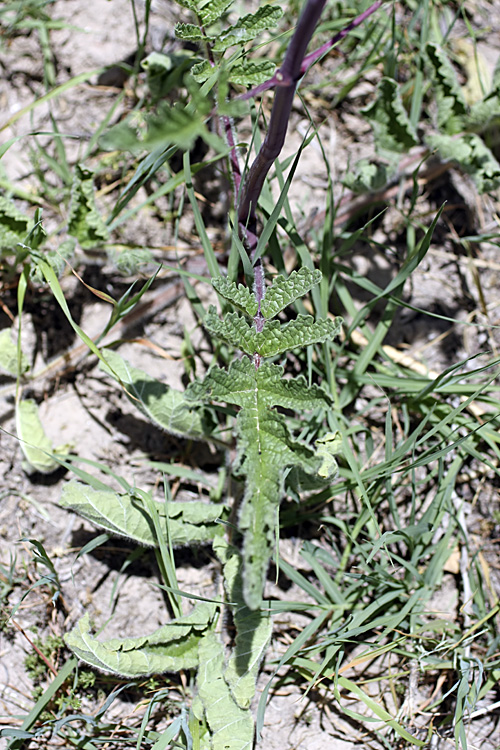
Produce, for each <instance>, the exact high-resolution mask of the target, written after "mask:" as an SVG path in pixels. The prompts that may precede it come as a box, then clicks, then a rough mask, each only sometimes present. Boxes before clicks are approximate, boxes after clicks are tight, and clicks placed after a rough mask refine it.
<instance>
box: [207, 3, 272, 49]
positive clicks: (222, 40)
mask: <svg viewBox="0 0 500 750" xmlns="http://www.w3.org/2000/svg"><path fill="white" fill-rule="evenodd" d="M282 15H283V9H282V8H280V7H279V6H276V5H261V6H260V7H259V8H258V10H257V11H256V12H255V13H249V14H248V15H246V16H243V17H242V18H240V19H239V21H238V22H237V23H236V24H235V25H234V26H230V27H229V28H227V29H225V30H224V31H223V32H222V33H221V34H220V35H219V36H218V37H217V40H216V42H215V44H214V50H215V51H216V52H225V50H227V49H228V48H229V47H232V46H234V45H238V46H241V45H242V44H246V43H247V42H250V41H252V39H255V37H256V36H257V35H258V34H260V32H261V31H264V30H265V29H271V28H273V27H274V26H276V25H277V24H278V21H279V20H280V18H281V16H282Z"/></svg>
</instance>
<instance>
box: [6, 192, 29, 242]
mask: <svg viewBox="0 0 500 750" xmlns="http://www.w3.org/2000/svg"><path fill="white" fill-rule="evenodd" d="M29 224H30V220H29V219H28V217H27V216H25V215H24V214H23V213H22V212H21V211H19V209H18V208H16V206H15V205H14V203H13V202H12V201H10V200H9V199H8V198H5V197H4V196H3V195H0V250H1V251H2V255H3V254H4V253H5V252H8V253H11V252H13V250H14V248H15V246H16V244H17V243H18V242H22V241H23V240H24V239H25V237H26V234H27V233H28V227H29Z"/></svg>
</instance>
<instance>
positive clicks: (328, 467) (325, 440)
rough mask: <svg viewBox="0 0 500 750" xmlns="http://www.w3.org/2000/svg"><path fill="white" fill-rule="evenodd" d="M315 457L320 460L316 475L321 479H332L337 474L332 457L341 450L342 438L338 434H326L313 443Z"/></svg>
mask: <svg viewBox="0 0 500 750" xmlns="http://www.w3.org/2000/svg"><path fill="white" fill-rule="evenodd" d="M315 446H316V455H317V456H318V458H321V461H322V463H321V466H320V467H319V469H318V475H319V476H320V477H321V478H322V479H333V478H334V477H335V476H336V474H337V472H338V468H339V467H338V464H337V462H336V460H335V458H334V456H335V455H336V454H337V453H339V452H340V450H341V449H342V437H341V436H340V433H339V432H327V433H326V435H323V437H321V438H318V440H316V442H315Z"/></svg>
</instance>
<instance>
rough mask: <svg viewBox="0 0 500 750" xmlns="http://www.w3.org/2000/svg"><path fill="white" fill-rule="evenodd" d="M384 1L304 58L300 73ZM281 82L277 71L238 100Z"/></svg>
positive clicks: (380, 0) (362, 14) (367, 10)
mask: <svg viewBox="0 0 500 750" xmlns="http://www.w3.org/2000/svg"><path fill="white" fill-rule="evenodd" d="M383 2H384V0H377V2H375V3H373V5H370V7H369V8H367V9H366V10H365V11H364V12H363V13H361V14H360V15H359V16H356V18H354V19H353V20H352V21H351V23H349V24H347V26H346V27H345V28H344V29H342V31H339V33H338V34H335V36H332V38H331V39H329V40H328V42H325V44H323V45H322V46H321V47H320V48H319V49H317V50H315V51H314V52H310V53H309V54H308V55H307V56H306V57H304V59H303V61H302V64H301V66H300V72H301V74H304V73H305V72H306V71H307V69H308V68H309V67H310V66H311V65H313V63H315V62H316V60H318V59H319V58H320V57H321V56H322V55H324V54H325V52H328V50H329V49H331V48H332V47H333V46H335V44H337V42H340V41H341V40H342V39H344V37H346V36H347V35H348V33H349V32H350V31H352V30H353V29H355V28H356V27H357V26H360V25H361V24H362V23H363V21H365V20H366V19H367V18H368V16H371V14H372V13H375V11H376V10H378V9H379V8H380V6H381V5H382V3H383ZM281 85H282V84H281V80H280V78H279V70H278V71H276V73H275V74H274V75H273V77H272V78H269V79H268V80H267V81H264V83H260V84H259V85H258V86H255V87H254V88H253V89H250V91H245V93H244V94H240V95H239V96H238V97H236V98H237V99H241V100H242V101H244V100H246V99H253V98H254V97H255V96H257V95H258V94H262V93H263V92H264V91H268V90H269V89H273V88H275V87H276V86H281Z"/></svg>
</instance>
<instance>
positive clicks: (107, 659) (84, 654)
mask: <svg viewBox="0 0 500 750" xmlns="http://www.w3.org/2000/svg"><path fill="white" fill-rule="evenodd" d="M215 610H216V605H214V604H209V603H206V602H203V603H202V604H199V605H198V606H197V607H195V608H194V609H193V611H192V612H190V613H189V615H185V616H184V617H179V618H178V619H177V620H173V621H172V622H170V623H168V624H167V625H163V626H162V627H161V628H159V629H158V630H155V631H154V633H151V635H147V636H140V637H138V638H111V639H110V640H108V641H98V640H97V638H96V637H95V636H94V635H92V634H91V632H90V618H89V615H88V614H85V615H84V616H83V617H82V618H81V619H80V620H79V621H78V622H77V624H76V626H75V627H74V628H73V630H71V631H70V632H69V633H68V634H67V635H66V636H65V639H64V640H65V641H66V644H67V645H68V646H69V648H70V649H71V650H72V651H73V652H74V653H75V654H76V655H77V656H78V658H79V659H81V660H82V661H84V662H85V663H86V664H90V665H91V666H93V667H96V668H97V669H101V670H103V671H104V672H111V673H113V674H117V675H121V676H122V677H126V678H128V679H134V678H135V677H145V676H147V675H151V674H162V673H164V672H178V671H180V670H181V669H194V668H196V667H197V666H198V646H199V644H200V642H201V641H202V640H203V639H204V637H205V634H206V632H207V631H208V630H209V628H210V627H211V623H212V620H213V618H214V615H215Z"/></svg>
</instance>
